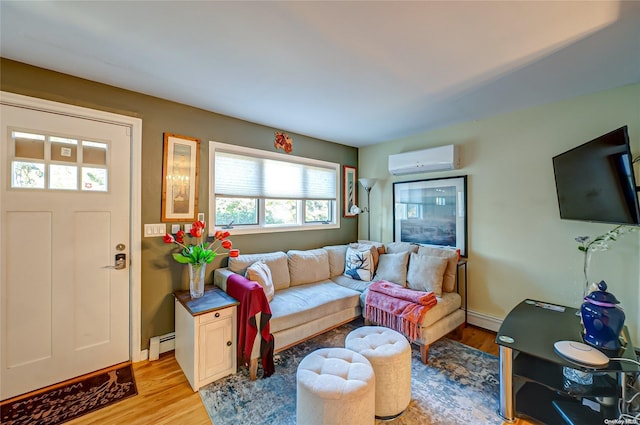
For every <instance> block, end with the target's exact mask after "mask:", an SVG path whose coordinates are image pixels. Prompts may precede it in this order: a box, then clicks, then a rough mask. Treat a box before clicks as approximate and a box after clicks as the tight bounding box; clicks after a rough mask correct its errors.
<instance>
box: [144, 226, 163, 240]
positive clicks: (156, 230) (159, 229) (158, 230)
mask: <svg viewBox="0 0 640 425" xmlns="http://www.w3.org/2000/svg"><path fill="white" fill-rule="evenodd" d="M166 231H167V226H166V225H165V224H164V223H155V224H145V225H144V237H145V238H153V237H157V236H164V234H165V232H166Z"/></svg>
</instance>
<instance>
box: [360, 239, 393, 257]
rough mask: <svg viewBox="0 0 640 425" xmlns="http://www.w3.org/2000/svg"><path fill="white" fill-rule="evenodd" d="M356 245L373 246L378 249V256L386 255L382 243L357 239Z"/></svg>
mask: <svg viewBox="0 0 640 425" xmlns="http://www.w3.org/2000/svg"><path fill="white" fill-rule="evenodd" d="M358 243H361V244H364V245H373V246H375V247H376V248H377V249H378V254H380V255H382V254H386V253H387V251H386V249H385V247H384V244H383V243H382V242H376V241H368V240H364V239H358Z"/></svg>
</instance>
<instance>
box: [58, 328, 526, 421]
mask: <svg viewBox="0 0 640 425" xmlns="http://www.w3.org/2000/svg"><path fill="white" fill-rule="evenodd" d="M495 337H496V335H495V333H494V332H490V331H486V330H484V329H480V328H476V327H474V326H467V327H466V328H465V329H464V330H463V332H462V338H461V339H460V340H459V341H460V342H462V343H464V344H467V345H470V346H472V347H475V348H477V349H479V350H482V351H485V352H487V353H491V354H493V355H496V356H497V355H498V346H497V345H496V344H495V342H494V341H495ZM133 369H134V374H135V378H136V385H137V387H138V395H137V396H135V397H131V398H129V399H127V400H124V401H121V402H119V403H116V404H114V405H112V406H109V407H106V408H103V409H101V410H98V411H96V412H93V413H90V414H88V415H85V416H83V417H80V418H78V419H75V420H73V421H70V422H67V424H68V425H81V424H82V425H86V424H95V425H105V424H113V425H121V424H126V425H151V424H152V425H161V424H171V425H176V424H179V425H182V424H184V425H200V424H203V425H210V424H211V421H210V420H209V416H208V415H207V411H206V410H205V408H204V406H203V404H202V402H201V401H200V395H199V394H198V393H197V392H194V391H193V390H192V389H191V387H190V386H189V383H188V382H187V379H186V378H185V376H184V375H183V373H182V370H181V369H180V366H179V365H178V363H177V362H176V359H175V357H174V355H173V352H170V353H166V354H163V355H162V356H161V357H160V359H159V360H156V361H153V362H149V361H144V362H139V363H135V364H134V365H133ZM238 425H241V424H238ZM274 425H277V424H274ZM517 425H532V424H531V423H530V422H527V421H524V420H520V421H519V422H517Z"/></svg>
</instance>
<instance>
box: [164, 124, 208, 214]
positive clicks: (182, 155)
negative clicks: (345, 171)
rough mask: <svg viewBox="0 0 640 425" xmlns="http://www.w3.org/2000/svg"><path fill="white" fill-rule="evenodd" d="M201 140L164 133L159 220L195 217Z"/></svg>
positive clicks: (196, 212)
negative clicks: (160, 218) (160, 214)
mask: <svg viewBox="0 0 640 425" xmlns="http://www.w3.org/2000/svg"><path fill="white" fill-rule="evenodd" d="M199 164H200V139H195V138H193V137H187V136H180V135H178V134H172V133H164V158H163V165H162V221H163V222H172V221H195V220H196V219H197V216H198V176H199V174H200V173H199V171H200V168H199V167H200V166H199Z"/></svg>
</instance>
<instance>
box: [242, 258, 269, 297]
mask: <svg viewBox="0 0 640 425" xmlns="http://www.w3.org/2000/svg"><path fill="white" fill-rule="evenodd" d="M245 277H246V278H247V279H249V280H251V281H254V282H258V283H259V284H260V286H262V289H264V294H265V295H266V296H267V301H269V302H271V300H272V299H273V297H274V296H275V289H274V287H273V279H272V278H271V269H270V268H269V266H268V265H267V264H266V263H265V262H264V261H256V262H255V263H253V264H252V265H250V266H249V267H247V273H246V275H245Z"/></svg>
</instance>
